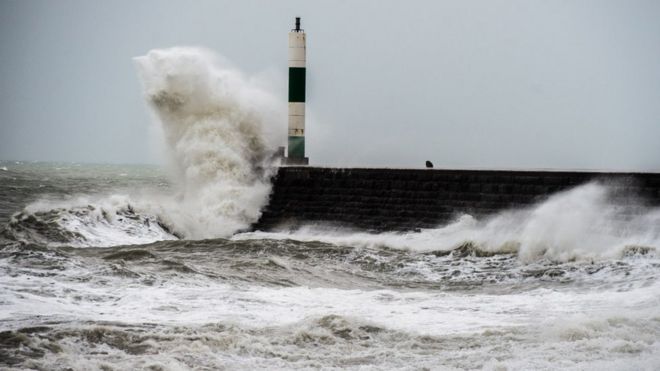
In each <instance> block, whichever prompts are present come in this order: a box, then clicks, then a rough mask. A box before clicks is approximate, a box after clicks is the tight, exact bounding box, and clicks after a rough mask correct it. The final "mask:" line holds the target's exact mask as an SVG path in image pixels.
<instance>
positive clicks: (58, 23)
mask: <svg viewBox="0 0 660 371" xmlns="http://www.w3.org/2000/svg"><path fill="white" fill-rule="evenodd" d="M295 16H302V18H303V28H305V30H306V31H307V33H308V35H307V38H308V41H307V43H308V45H307V46H308V52H307V59H308V61H307V66H308V91H307V101H308V109H309V111H310V114H311V117H309V120H308V123H307V152H308V155H309V156H310V159H311V162H312V164H320V165H336V166H406V167H413V166H420V165H423V162H424V160H427V159H430V160H432V161H433V162H434V163H435V164H436V167H479V168H490V167H496V168H571V169H576V168H589V169H620V170H660V145H658V142H659V139H660V2H658V1H532V0H529V1H396V2H395V1H232V2H229V1H194V2H189V1H104V2H101V1H86V0H77V1H31V0H27V1H10V0H0V159H21V160H65V161H87V162H132V163H135V162H138V163H139V162H147V161H149V162H153V161H156V160H157V159H156V158H154V155H153V154H152V153H151V151H150V149H149V148H150V144H149V143H150V139H149V137H150V135H149V122H150V116H149V115H148V113H147V109H146V106H145V104H144V103H143V99H142V95H141V88H140V83H139V81H138V78H137V74H136V71H135V68H134V66H133V62H132V60H131V58H132V57H134V56H138V55H144V54H145V53H146V52H147V51H149V50H150V49H153V48H164V47H171V46H177V45H199V46H206V47H208V48H210V49H213V50H215V51H217V52H218V53H220V54H222V55H223V56H225V57H226V58H228V59H229V60H231V61H232V62H233V63H234V64H235V65H236V66H237V67H239V68H240V69H242V70H243V71H244V72H246V73H248V74H255V73H265V74H270V75H275V76H276V77H277V79H279V81H280V82H282V81H285V79H286V73H287V32H288V31H289V29H290V28H291V27H292V22H293V17H295ZM277 79H276V80H277ZM278 86H280V87H281V88H282V90H284V89H285V84H283V83H281V84H279V85H278ZM285 96H286V92H285V91H282V92H281V97H282V102H283V104H285V103H284V102H285ZM282 130H283V131H285V130H286V122H284V121H283V122H282Z"/></svg>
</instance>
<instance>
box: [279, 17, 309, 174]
mask: <svg viewBox="0 0 660 371" xmlns="http://www.w3.org/2000/svg"><path fill="white" fill-rule="evenodd" d="M305 47H306V46H305V31H304V30H302V29H301V28H300V17H296V25H295V28H294V29H292V30H291V32H289V133H288V148H287V157H286V159H285V161H284V163H285V164H287V165H307V164H308V163H309V159H308V158H307V157H305Z"/></svg>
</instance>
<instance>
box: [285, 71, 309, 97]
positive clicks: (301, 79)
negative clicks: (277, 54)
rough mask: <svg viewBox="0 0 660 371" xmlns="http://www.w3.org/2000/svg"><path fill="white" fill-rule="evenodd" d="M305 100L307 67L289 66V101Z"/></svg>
mask: <svg viewBox="0 0 660 371" xmlns="http://www.w3.org/2000/svg"><path fill="white" fill-rule="evenodd" d="M304 101H305V68H304V67H289V102H304Z"/></svg>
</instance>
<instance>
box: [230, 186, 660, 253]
mask: <svg viewBox="0 0 660 371" xmlns="http://www.w3.org/2000/svg"><path fill="white" fill-rule="evenodd" d="M610 192H611V189H610V187H608V186H606V185H603V184H599V183H589V184H585V185H582V186H579V187H576V188H574V189H571V190H568V191H565V192H562V193H558V194H555V195H553V196H551V197H550V198H549V199H548V200H546V201H543V202H541V203H539V204H537V205H534V206H531V207H529V208H525V209H520V210H509V211H504V212H501V213H498V214H496V215H493V216H491V217H487V218H484V219H483V220H477V219H475V218H473V217H472V216H470V215H462V216H460V217H459V218H457V219H456V220H455V221H454V222H451V223H448V224H447V225H443V226H439V227H438V228H433V229H422V230H421V231H420V232H410V233H379V234H373V233H364V232H356V231H346V230H337V229H327V228H324V227H323V226H319V225H310V226H305V227H302V228H300V229H298V230H296V231H293V232H291V231H285V232H278V233H264V232H255V233H246V234H239V235H236V236H234V237H233V238H235V239H252V238H257V239H259V238H274V239H296V240H301V241H323V242H329V243H334V244H339V245H347V246H362V247H379V246H385V247H389V248H395V249H407V250H414V251H436V250H452V249H455V248H457V247H459V246H461V245H464V244H466V243H471V244H473V245H474V246H476V247H477V248H479V249H480V250H483V251H487V252H517V253H518V256H519V257H520V259H521V260H523V261H527V262H530V261H534V260H537V259H542V258H547V259H550V260H555V261H570V260H576V259H577V260H600V259H612V258H619V257H621V255H622V254H623V253H624V252H625V251H626V249H627V248H630V247H639V246H642V247H651V248H655V249H660V209H659V208H647V207H643V206H635V205H632V204H630V205H621V204H616V203H613V202H612V201H611V198H610ZM652 253H654V252H652Z"/></svg>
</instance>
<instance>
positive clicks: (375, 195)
mask: <svg viewBox="0 0 660 371" xmlns="http://www.w3.org/2000/svg"><path fill="white" fill-rule="evenodd" d="M589 181H599V182H603V183H605V184H609V185H612V187H613V188H614V191H613V192H612V195H613V197H615V198H617V199H620V200H622V202H628V200H629V199H630V198H631V197H632V196H636V197H642V198H644V200H645V202H647V203H649V204H653V205H659V204H660V173H597V172H554V171H545V172H544V171H495V170H493V171H491V170H483V171H477V170H439V169H438V170H430V169H429V170H405V169H334V168H314V167H282V168H280V169H279V171H278V173H277V175H276V176H275V178H274V179H273V193H272V194H271V196H270V201H269V204H268V205H267V206H266V207H265V209H264V210H263V215H262V217H261V219H260V220H259V221H258V222H257V223H256V224H255V225H254V226H253V228H254V229H257V230H272V229H275V228H278V227H280V226H283V225H285V226H286V227H287V228H295V227H297V226H300V225H303V224H307V223H310V222H314V223H318V222H321V223H330V224H332V225H341V226H346V227H353V228H361V229H367V230H375V231H382V230H410V229H415V228H432V227H435V226H437V225H439V224H442V223H445V222H447V221H449V220H451V219H452V218H454V217H456V216H457V215H460V214H462V213H470V214H471V215H474V216H483V215H488V214H492V213H494V212H497V211H500V210H503V209H509V208H512V207H521V206H525V205H529V204H531V203H534V202H540V201H542V200H544V199H546V198H547V197H548V196H549V195H550V194H552V193H556V192H559V191H562V190H566V189H568V188H572V187H575V186H577V185H580V184H583V183H585V182H589ZM624 200H625V201H624Z"/></svg>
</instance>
